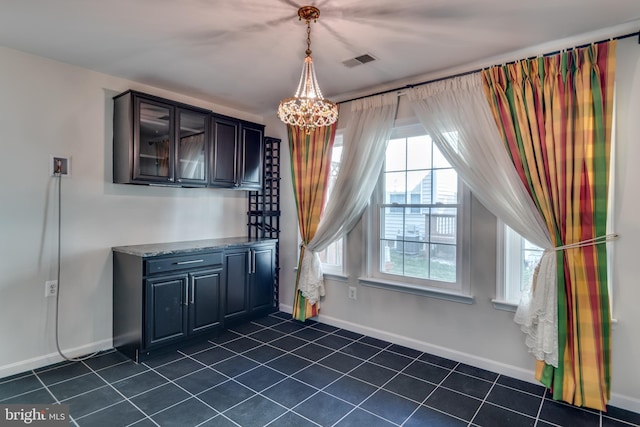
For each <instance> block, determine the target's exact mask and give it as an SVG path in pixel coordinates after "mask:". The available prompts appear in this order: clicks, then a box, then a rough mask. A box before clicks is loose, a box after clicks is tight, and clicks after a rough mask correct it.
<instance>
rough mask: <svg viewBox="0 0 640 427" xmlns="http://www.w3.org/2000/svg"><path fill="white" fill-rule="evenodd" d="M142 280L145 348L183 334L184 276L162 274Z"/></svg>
mask: <svg viewBox="0 0 640 427" xmlns="http://www.w3.org/2000/svg"><path fill="white" fill-rule="evenodd" d="M145 282H146V284H145V288H146V293H147V297H146V309H145V314H146V320H145V347H146V348H153V347H154V346H158V345H163V344H166V343H170V342H172V341H176V340H181V339H183V338H184V337H186V336H187V310H188V306H187V305H186V300H185V293H186V291H187V277H186V276H184V275H183V276H178V277H162V278H157V279H148V280H145Z"/></svg>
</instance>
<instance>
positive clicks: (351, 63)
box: [342, 53, 376, 68]
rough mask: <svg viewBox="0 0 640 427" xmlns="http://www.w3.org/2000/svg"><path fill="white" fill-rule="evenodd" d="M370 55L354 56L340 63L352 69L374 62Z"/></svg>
mask: <svg viewBox="0 0 640 427" xmlns="http://www.w3.org/2000/svg"><path fill="white" fill-rule="evenodd" d="M375 60H376V58H374V57H373V56H372V55H370V54H368V53H365V54H364V55H359V56H356V57H355V58H351V59H347V60H346V61H342V64H343V65H344V66H345V67H347V68H353V67H356V66H358V65H362V64H366V63H368V62H372V61H375Z"/></svg>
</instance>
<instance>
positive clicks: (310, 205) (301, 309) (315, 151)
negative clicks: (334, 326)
mask: <svg viewBox="0 0 640 427" xmlns="http://www.w3.org/2000/svg"><path fill="white" fill-rule="evenodd" d="M287 130H288V134H289V153H290V155H291V181H292V182H293V191H294V195H295V200H296V207H297V209H298V226H299V227H300V237H301V239H302V245H301V248H300V258H299V260H298V275H297V276H296V288H295V296H294V300H293V313H292V314H293V318H294V319H296V320H300V321H305V320H306V319H308V318H310V317H314V316H317V315H318V313H319V310H320V307H319V301H318V302H316V303H314V304H310V303H309V302H308V301H307V300H306V298H305V297H304V296H303V295H302V293H301V292H300V291H299V290H298V284H299V282H300V271H301V268H300V267H301V264H302V258H303V256H304V252H305V248H306V245H307V244H308V243H309V242H310V241H311V239H313V236H315V234H316V230H317V229H318V224H319V223H320V217H321V216H322V211H323V209H324V199H325V196H326V194H327V189H328V188H329V170H330V168H331V150H332V148H333V141H334V138H335V136H336V124H335V123H334V124H333V125H331V126H325V127H320V128H316V129H314V130H312V131H311V132H310V133H306V131H305V130H304V129H302V128H299V127H297V126H291V125H287Z"/></svg>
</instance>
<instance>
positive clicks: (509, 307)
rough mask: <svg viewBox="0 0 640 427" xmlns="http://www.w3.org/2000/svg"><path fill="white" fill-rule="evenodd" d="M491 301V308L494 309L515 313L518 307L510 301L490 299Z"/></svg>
mask: <svg viewBox="0 0 640 427" xmlns="http://www.w3.org/2000/svg"><path fill="white" fill-rule="evenodd" d="M491 302H492V303H493V308H495V309H496V310H502V311H510V312H512V313H515V312H516V310H517V309H518V304H516V303H513V302H510V301H504V300H500V299H492V300H491Z"/></svg>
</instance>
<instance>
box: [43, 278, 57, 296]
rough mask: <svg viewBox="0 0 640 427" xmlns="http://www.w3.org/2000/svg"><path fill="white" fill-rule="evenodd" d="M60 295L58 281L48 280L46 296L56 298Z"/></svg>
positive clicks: (45, 290) (45, 285) (45, 283)
mask: <svg viewBox="0 0 640 427" xmlns="http://www.w3.org/2000/svg"><path fill="white" fill-rule="evenodd" d="M57 294H58V281H57V280H47V281H46V282H44V296H45V297H55V296H56V295H57Z"/></svg>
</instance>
